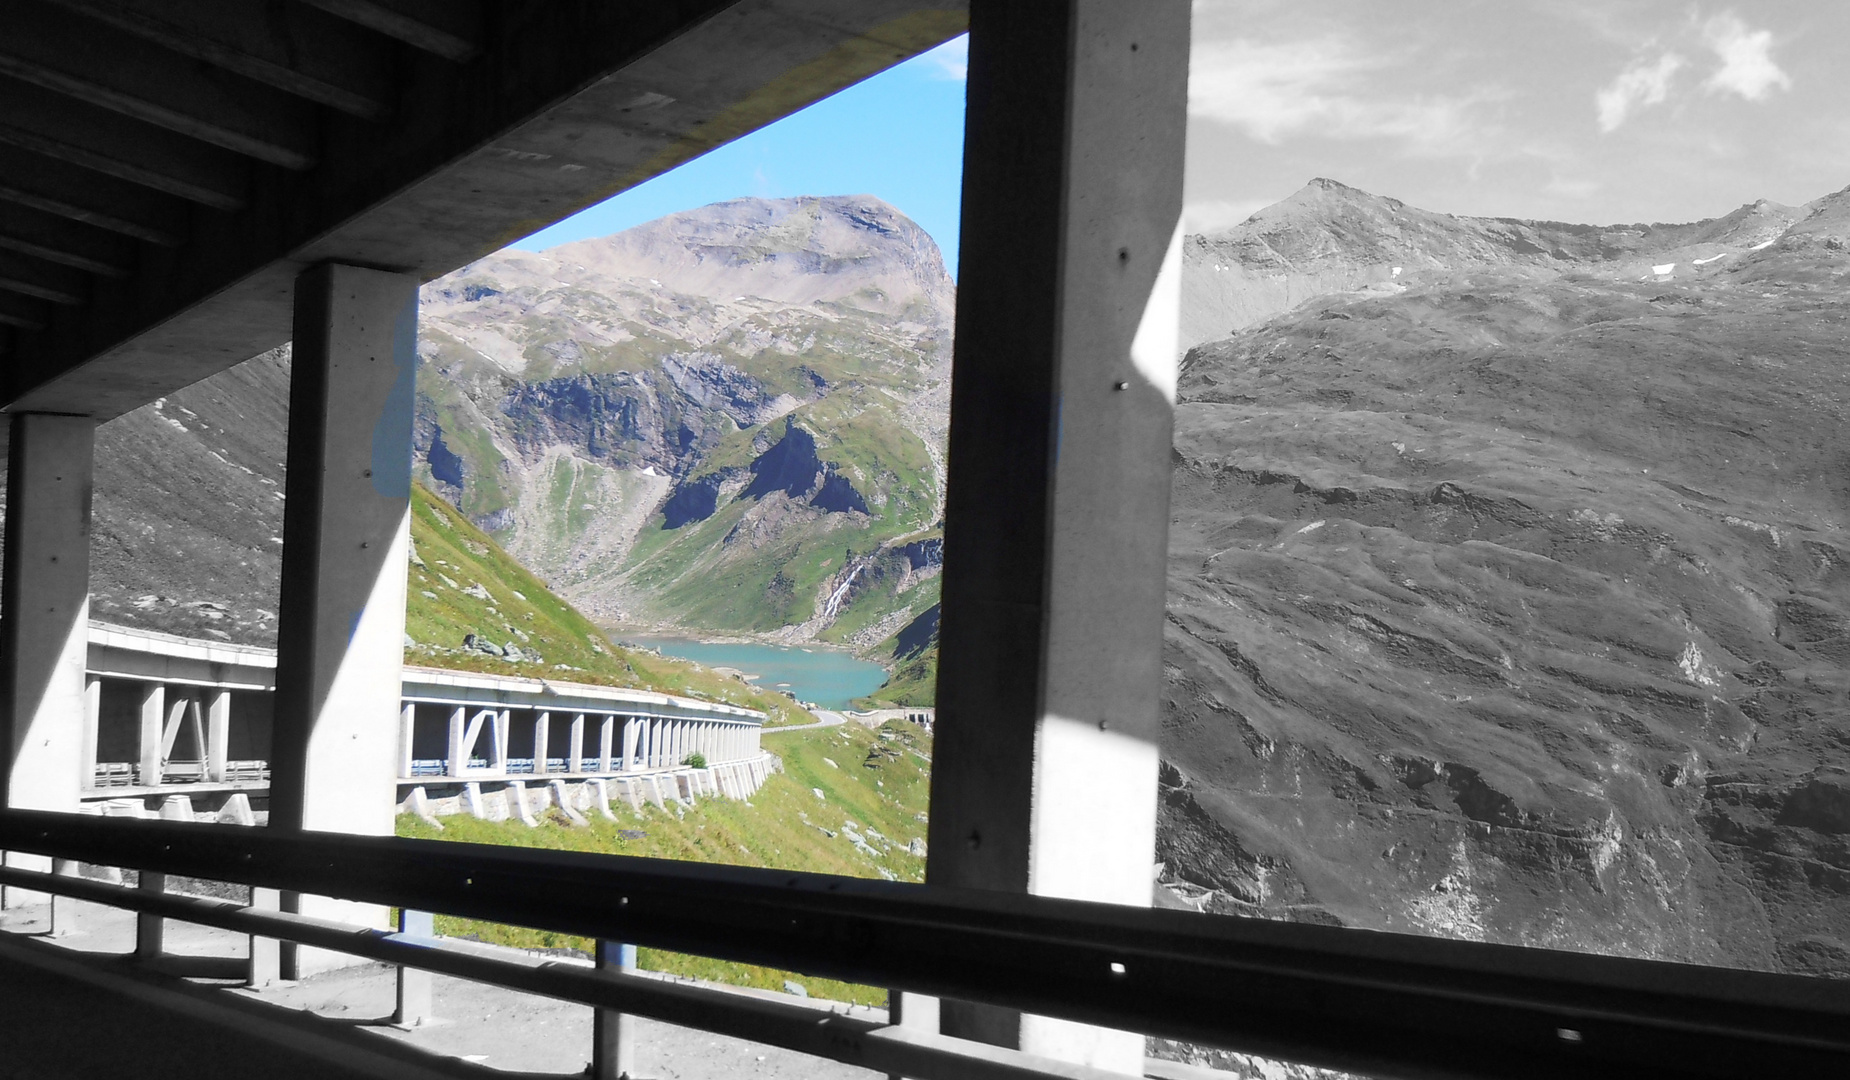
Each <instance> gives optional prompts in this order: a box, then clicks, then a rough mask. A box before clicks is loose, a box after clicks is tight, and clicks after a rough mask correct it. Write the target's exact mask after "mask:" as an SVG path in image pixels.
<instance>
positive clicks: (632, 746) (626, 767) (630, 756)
mask: <svg viewBox="0 0 1850 1080" xmlns="http://www.w3.org/2000/svg"><path fill="white" fill-rule="evenodd" d="M623 771H624V772H635V771H636V721H635V719H634V718H633V717H632V718H631V719H628V720H625V721H623Z"/></svg>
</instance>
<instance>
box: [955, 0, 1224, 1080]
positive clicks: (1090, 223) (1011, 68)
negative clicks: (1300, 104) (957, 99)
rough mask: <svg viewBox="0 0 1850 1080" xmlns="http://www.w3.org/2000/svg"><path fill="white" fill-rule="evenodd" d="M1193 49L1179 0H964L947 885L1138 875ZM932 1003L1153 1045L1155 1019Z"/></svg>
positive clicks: (1151, 769)
mask: <svg viewBox="0 0 1850 1080" xmlns="http://www.w3.org/2000/svg"><path fill="white" fill-rule="evenodd" d="M1188 57H1189V3H1188V0H1145V2H1143V3H1138V4H1124V3H1121V2H1118V0H1033V2H1020V0H980V2H978V3H976V4H975V5H973V8H972V12H971V33H970V70H969V111H968V113H967V119H966V129H965V144H964V161H965V172H964V196H963V236H964V247H963V261H962V264H961V273H960V276H959V281H958V286H959V287H958V293H957V342H956V356H955V361H954V366H953V369H952V384H951V418H952V419H951V436H950V456H949V462H948V477H947V479H946V484H945V489H946V492H947V498H948V500H949V502H948V504H947V507H946V511H945V522H946V535H945V550H946V552H947V559H946V564H945V576H944V590H943V609H942V610H943V622H942V624H941V625H942V629H941V635H942V637H941V653H940V661H939V669H938V703H937V716H938V724H937V732H936V741H935V745H934V750H933V763H932V799H931V806H932V815H931V826H930V843H929V849H930V853H931V854H930V856H929V862H928V865H927V869H926V880H927V882H928V883H929V884H931V885H934V886H952V887H961V888H977V889H992V890H999V891H1005V892H1027V893H1032V894H1035V895H1042V896H1060V897H1071V898H1075V899H1084V900H1095V901H1104V902H1110V903H1120V904H1136V905H1147V904H1148V903H1149V902H1150V896H1151V873H1150V866H1151V860H1152V858H1153V847H1154V839H1155V825H1156V769H1157V735H1158V703H1159V700H1160V697H1161V691H1162V620H1163V609H1164V600H1165V592H1164V590H1165V579H1164V570H1165V559H1166V557H1167V539H1168V538H1167V522H1168V497H1169V472H1170V453H1171V435H1172V422H1173V420H1172V413H1173V410H1174V398H1175V378H1176V338H1177V316H1178V298H1179V295H1180V294H1179V286H1178V281H1177V271H1178V269H1179V262H1180V251H1181V249H1180V241H1181V231H1180V226H1181V211H1182V164H1183V145H1184V131H1185V127H1186V121H1187V90H1188ZM942 1021H943V1028H944V1032H945V1034H951V1035H957V1036H961V1037H965V1038H974V1039H979V1040H982V1041H987V1042H993V1043H998V1044H1001V1045H1013V1046H1019V1047H1020V1048H1021V1049H1023V1050H1026V1051H1029V1052H1032V1053H1038V1054H1045V1055H1047V1056H1050V1057H1056V1058H1060V1059H1063V1060H1067V1061H1074V1062H1080V1063H1084V1064H1089V1065H1094V1066H1099V1067H1103V1068H1107V1069H1114V1070H1118V1071H1123V1072H1127V1073H1131V1074H1133V1075H1135V1074H1137V1073H1139V1072H1140V1071H1141V1068H1142V1060H1143V1038H1142V1036H1140V1035H1130V1034H1126V1033H1122V1032H1113V1031H1108V1030H1105V1029H1099V1028H1087V1027H1083V1026H1080V1025H1076V1024H1071V1023H1067V1022H1063V1021H1054V1020H1049V1019H1045V1018H1036V1017H1022V1016H1019V1015H1018V1014H1013V1013H1010V1012H1007V1011H1005V1010H998V1009H993V1008H983V1007H978V1006H973V1005H969V1004H965V1003H955V1002H946V1003H945V1007H944V1010H943V1015H942Z"/></svg>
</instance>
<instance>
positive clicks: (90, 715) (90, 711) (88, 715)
mask: <svg viewBox="0 0 1850 1080" xmlns="http://www.w3.org/2000/svg"><path fill="white" fill-rule="evenodd" d="M102 720H103V680H102V679H99V678H97V677H96V676H94V675H91V676H88V677H86V678H85V680H84V731H83V752H82V755H81V758H80V760H79V762H78V766H77V786H78V788H79V789H80V790H88V789H90V788H93V787H95V786H96V737H97V731H98V730H99V729H100V728H101V727H102Z"/></svg>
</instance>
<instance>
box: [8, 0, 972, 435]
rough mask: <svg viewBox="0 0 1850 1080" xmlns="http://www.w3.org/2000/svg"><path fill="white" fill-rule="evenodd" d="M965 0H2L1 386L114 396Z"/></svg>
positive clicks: (449, 259)
mask: <svg viewBox="0 0 1850 1080" xmlns="http://www.w3.org/2000/svg"><path fill="white" fill-rule="evenodd" d="M967 6H968V4H967V0H736V2H721V0H678V2H677V0H653V2H649V3H613V2H610V0H495V2H487V0H7V2H6V4H5V5H4V6H3V7H0V408H4V409H6V410H10V411H21V410H33V411H49V412H64V413H75V414H82V415H89V416H95V417H97V418H98V419H108V418H110V417H112V416H116V415H119V414H121V413H123V412H126V411H128V410H130V409H133V408H135V407H137V406H139V405H142V404H144V403H146V402H148V401H151V400H153V399H154V398H157V397H159V396H161V395H163V394H166V393H168V392H170V391H173V390H176V389H178V388H180V387H182V386H185V385H187V384H189V383H192V382H196V381H198V380H199V379H202V378H205V377H206V376H209V375H212V374H214V373H216V372H218V371H221V370H223V369H225V368H227V367H230V366H232V365H233V364H236V363H238V362H240V361H242V360H244V359H247V358H248V357H251V356H253V355H255V354H257V353H260V352H262V351H264V350H266V349H270V348H274V347H275V346H277V345H280V344H282V343H283V342H285V341H287V340H288V339H289V335H290V318H291V311H292V299H291V298H292V291H293V282H294V279H295V276H296V274H297V273H298V272H299V271H301V270H302V269H303V268H304V267H306V266H309V265H311V264H314V263H317V262H321V261H325V260H338V261H342V262H349V263H355V264H359V265H365V266H374V267H379V268H382V269H391V270H399V271H406V272H415V273H417V274H419V275H421V276H422V277H424V278H425V279H429V278H432V277H436V276H438V275H440V274H443V273H447V272H448V271H450V270H452V269H455V268H456V267H458V266H460V265H462V264H464V263H466V262H468V261H470V260H471V259H475V258H478V257H480V256H482V255H485V254H487V253H489V252H491V251H494V250H496V249H497V248H500V247H502V246H504V245H505V244H507V243H508V242H510V241H512V240H515V239H518V238H519V237H521V236H524V235H526V234H528V233H530V232H533V231H534V230H536V229H539V228H541V227H543V226H545V225H548V224H550V223H552V222H554V221H557V220H559V219H560V218H563V217H566V216H568V215H570V214H572V213H575V212H576V211H578V210H581V209H583V208H584V207H586V206H589V205H591V204H593V203H596V202H598V201H600V200H602V199H604V198H607V197H609V196H610V195H613V194H615V193H617V192H619V191H622V190H624V189H626V188H629V187H632V186H634V185H636V184H638V183H640V182H642V181H644V180H646V179H648V178H650V177H652V176H655V175H658V174H660V173H662V172H664V171H666V170H668V169H671V168H673V167H674V166H676V165H678V164H680V163H681V162H684V161H687V160H689V159H691V158H693V157H696V156H698V155H699V154H701V153H703V152H705V151H707V150H709V149H712V148H713V147H715V146H718V145H720V144H722V143H725V142H727V141H729V140H731V139H734V138H737V137H738V136H740V135H743V134H745V133H747V132H749V131H752V130H754V129H756V128H759V127H761V126H763V125H765V124H767V123H770V122H771V121H773V120H776V119H778V118H779V117H782V116H785V115H788V114H789V113H791V112H794V111H796V110H797V109H800V108H802V107H804V106H805V105H808V104H810V103H811V102H813V101H816V100H818V99H820V98H822V97H826V96H827V95H829V94H831V93H833V92H835V91H836V90H839V89H841V88H842V87H844V86H848V85H850V84H852V83H854V82H856V81H858V80H860V79H863V78H865V77H867V76H868V75H871V74H874V73H875V72H878V71H880V70H883V69H884V68H887V67H889V66H891V65H893V64H895V63H897V62H899V61H900V60H903V59H905V58H907V57H909V56H912V55H915V54H917V53H919V52H922V51H924V50H925V49H929V48H931V47H932V46H934V45H937V44H938V43H940V42H942V41H944V40H946V39H947V38H950V37H952V36H955V35H956V34H958V33H961V32H962V30H963V29H964V26H965V22H966V18H967Z"/></svg>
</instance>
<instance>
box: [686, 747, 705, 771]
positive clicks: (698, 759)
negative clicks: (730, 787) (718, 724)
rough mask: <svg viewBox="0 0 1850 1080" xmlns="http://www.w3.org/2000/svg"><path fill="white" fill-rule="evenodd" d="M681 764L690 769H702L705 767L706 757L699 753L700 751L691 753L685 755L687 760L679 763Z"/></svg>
mask: <svg viewBox="0 0 1850 1080" xmlns="http://www.w3.org/2000/svg"><path fill="white" fill-rule="evenodd" d="M681 764H683V765H685V766H687V767H688V768H690V769H704V768H706V767H707V756H706V755H705V754H703V753H701V752H700V751H698V750H696V751H694V752H693V753H691V754H689V755H687V760H685V761H683V762H681Z"/></svg>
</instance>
